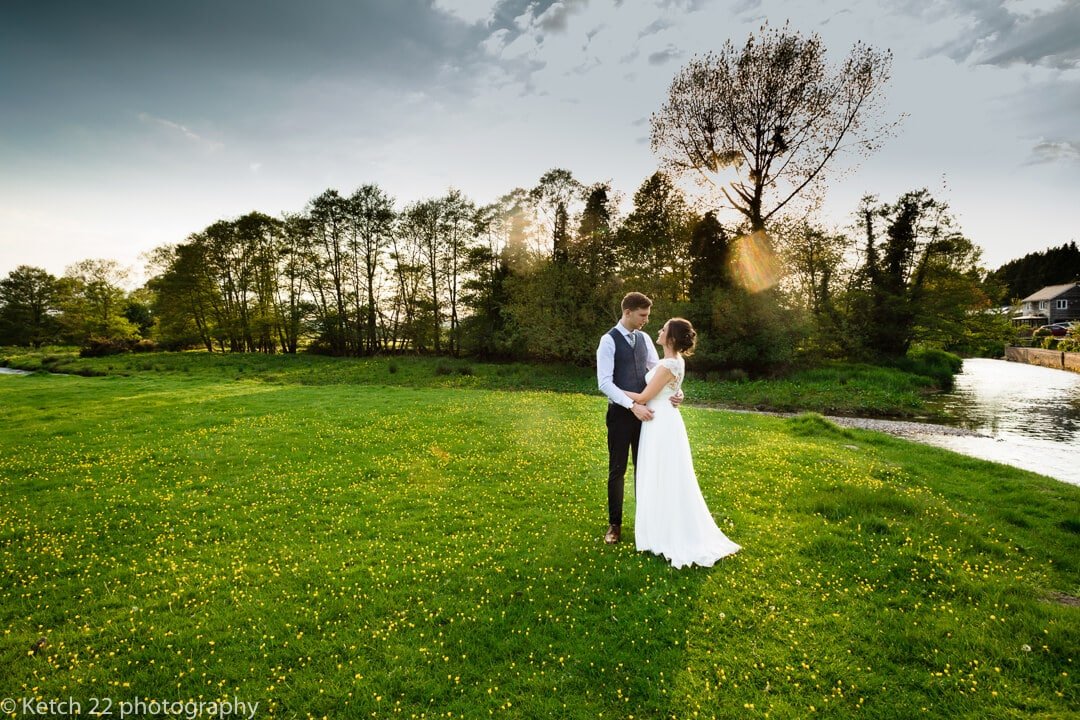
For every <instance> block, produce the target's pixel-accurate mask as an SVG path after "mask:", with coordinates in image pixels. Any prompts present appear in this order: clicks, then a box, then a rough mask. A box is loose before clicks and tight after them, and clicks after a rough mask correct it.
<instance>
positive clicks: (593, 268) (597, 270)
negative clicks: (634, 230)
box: [570, 183, 616, 282]
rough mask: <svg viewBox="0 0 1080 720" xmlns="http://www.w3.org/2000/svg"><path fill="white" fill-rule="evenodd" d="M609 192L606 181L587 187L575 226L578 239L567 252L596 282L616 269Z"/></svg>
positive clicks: (606, 277) (604, 278)
mask: <svg viewBox="0 0 1080 720" xmlns="http://www.w3.org/2000/svg"><path fill="white" fill-rule="evenodd" d="M610 192H611V187H610V186H609V185H608V184H607V183H596V184H595V185H593V186H592V187H591V188H589V191H588V194H587V195H586V197H585V209H584V210H583V211H582V213H581V223H580V224H579V225H578V232H577V241H576V242H575V244H574V246H573V248H572V252H571V253H570V257H571V259H572V260H573V261H574V262H575V263H576V264H577V265H579V266H580V267H581V269H582V270H583V271H584V272H585V274H586V275H587V276H588V277H590V278H593V279H595V280H596V281H597V282H600V281H603V280H606V279H608V278H610V277H611V276H612V275H614V273H615V270H616V257H615V237H614V228H613V227H612V217H611V201H610V197H609V193H610Z"/></svg>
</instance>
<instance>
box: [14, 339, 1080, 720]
mask: <svg viewBox="0 0 1080 720" xmlns="http://www.w3.org/2000/svg"><path fill="white" fill-rule="evenodd" d="M86 362H87V363H89V361H86ZM121 362H124V363H128V362H130V363H137V362H144V363H150V364H151V365H153V364H157V366H158V367H157V369H154V368H153V367H151V368H148V369H140V370H132V371H131V373H130V374H129V375H127V376H124V375H121V374H119V372H120V370H121V368H122V365H121ZM234 362H236V360H235V359H232V360H231V361H229V360H225V359H221V358H210V357H207V356H205V355H204V356H197V357H189V356H168V355H164V356H154V357H147V358H139V357H132V358H125V359H124V360H123V361H118V360H117V359H106V360H101V361H93V363H95V364H94V365H82V367H94V368H97V367H99V366H98V365H96V363H102V366H103V367H107V365H108V364H112V365H113V368H112V370H109V372H112V373H114V374H113V375H111V376H108V377H79V376H69V377H64V376H57V375H45V374H41V375H32V376H27V377H3V378H0V403H2V404H3V407H4V410H5V413H4V414H5V418H4V433H2V434H0V560H2V562H0V567H2V570H0V573H2V578H3V582H2V583H0V625H2V628H3V632H2V634H0V690H2V691H3V692H2V693H0V694H3V695H4V696H14V697H20V696H35V697H38V698H41V699H45V700H49V699H53V698H67V697H69V696H70V697H74V698H76V699H82V700H83V701H84V705H83V708H84V710H85V709H87V708H88V707H89V705H88V704H86V700H85V699H86V698H89V697H92V696H93V697H98V698H102V697H110V698H113V699H114V700H115V701H116V702H119V701H121V700H124V699H131V698H134V697H144V698H158V699H162V700H176V699H189V698H190V699H204V700H213V699H218V698H233V697H236V698H239V699H241V700H244V701H246V702H249V703H251V702H259V703H260V706H259V715H260V716H266V715H272V716H275V717H276V716H281V717H323V716H326V717H395V716H400V717H427V718H434V717H450V716H451V714H452V716H454V717H481V716H502V717H569V718H576V717H581V718H585V717H588V718H596V717H608V718H612V717H620V718H622V717H631V716H633V717H642V718H660V717H692V716H694V715H695V714H698V715H699V716H703V717H725V718H728V717H729V718H745V717H765V716H768V717H773V718H804V717H813V716H820V717H826V718H849V717H866V718H909V717H950V718H953V717H966V718H1013V717H1016V718H1018V717H1043V718H1061V717H1070V716H1075V708H1076V707H1077V703H1078V702H1080V698H1078V697H1077V692H1076V683H1075V681H1074V678H1075V673H1076V667H1075V664H1076V660H1077V650H1078V648H1080V623H1078V622H1077V614H1076V613H1077V612H1078V610H1077V608H1076V607H1073V606H1070V605H1068V604H1067V603H1068V602H1070V598H1072V597H1075V596H1076V595H1080V566H1078V558H1080V523H1078V521H1077V518H1078V517H1080V489H1077V488H1074V487H1071V486H1068V485H1065V484H1063V483H1058V482H1054V481H1051V480H1048V479H1046V478H1042V477H1039V476H1036V475H1033V474H1030V473H1025V472H1023V471H1019V470H1014V469H1010V468H1007V467H1004V466H998V465H992V464H989V463H984V462H981V461H977V460H973V459H967V458H963V457H961V456H958V455H954V454H951V453H947V452H943V451H939V450H936V449H933V448H929V447H923V446H916V445H912V444H908V443H905V442H902V441H899V440H894V439H891V438H887V437H884V436H881V435H877V434H871V433H863V432H857V431H843V430H839V429H837V428H835V427H833V426H831V425H828V424H827V423H825V422H824V421H822V420H820V419H819V418H816V417H814V416H803V417H800V418H796V419H793V420H780V419H776V418H769V417H757V416H745V415H737V414H729V413H724V412H715V411H709V410H705V409H695V408H687V409H685V410H684V412H683V414H684V417H685V418H686V421H687V425H688V428H689V432H690V436H691V441H692V442H693V445H694V450H695V459H696V462H697V467H698V473H699V476H700V478H701V483H702V488H703V492H704V494H705V496H706V499H707V500H708V502H709V504H710V507H711V508H712V510H713V513H714V515H715V517H716V518H717V520H718V521H719V522H720V523H721V526H722V527H723V528H724V529H725V531H726V532H727V533H728V534H729V535H730V536H731V537H732V538H733V539H734V540H736V541H737V542H739V543H740V544H742V545H743V546H744V547H745V550H744V551H743V552H741V553H740V554H738V555H736V556H734V557H732V558H729V559H726V560H724V561H723V562H722V563H721V564H720V565H718V566H717V567H715V568H712V569H709V570H701V569H694V570H691V571H681V572H679V571H674V570H672V569H671V568H670V567H668V566H667V565H665V564H664V563H663V562H662V561H661V560H659V559H657V558H654V557H652V556H645V555H642V554H638V553H636V552H635V551H634V549H633V546H632V539H633V528H632V526H630V527H628V528H627V533H626V534H627V535H628V536H629V539H630V541H631V542H628V543H623V544H621V545H619V546H615V547H608V546H605V545H603V544H602V543H601V542H600V535H601V533H602V531H603V523H604V514H605V512H604V504H605V499H604V498H605V495H604V481H603V477H604V474H605V466H606V459H605V451H604V449H603V448H604V428H603V421H602V412H603V404H602V400H601V399H600V398H598V397H595V396H592V397H589V396H585V395H581V394H555V393H551V392H540V391H518V392H504V391H497V390H487V389H483V388H479V389H477V388H472V389H468V390H463V389H462V387H460V386H461V385H468V384H469V383H470V382H472V383H477V382H480V381H481V380H482V378H483V377H484V376H483V375H482V374H481V372H479V370H478V368H477V366H474V374H473V375H460V374H444V375H435V374H434V373H432V374H431V377H430V380H429V381H425V383H426V384H425V383H420V384H421V385H422V387H399V386H389V385H390V383H389V381H388V382H387V386H379V385H377V384H374V383H372V382H367V381H363V382H358V381H355V380H354V379H353V376H352V375H351V373H355V372H357V370H356V365H357V363H355V362H353V363H351V364H350V363H346V362H344V361H340V362H339V361H333V360H326V359H310V358H304V359H290V360H285V361H284V362H282V359H281V358H277V359H270V360H266V361H265V364H259V363H262V362H263V361H261V360H260V361H259V363H256V362H255V361H254V360H253V361H252V362H251V363H250V364H247V365H244V366H243V367H241V366H239V365H235V364H231V363H234ZM290 362H295V364H293V365H289V364H287V363H290ZM380 362H383V363H385V362H386V361H380ZM172 363H175V365H171V366H168V367H167V366H166V365H169V364H172ZM222 363H224V364H222ZM275 367H276V368H277V369H273V368H275ZM417 367H418V366H406V364H405V363H404V362H403V363H402V365H401V366H400V367H399V370H398V371H397V372H396V373H390V372H389V371H388V370H386V369H385V368H384V369H383V372H385V373H386V375H388V376H396V375H402V374H404V373H407V372H417V373H419V370H417ZM271 372H273V373H276V374H277V375H276V377H273V378H271V377H267V375H268V374H269V373H271ZM334 372H338V373H341V375H339V378H340V381H339V383H338V384H334V383H331V382H330V381H329V380H328V377H329V376H330V375H331V374H332V373H334ZM249 375H255V376H257V378H258V379H249V377H248V376H249ZM237 377H239V378H240V379H239V380H238V379H237ZM316 379H318V382H316ZM439 382H446V383H447V384H450V385H455V387H441V386H439V385H438V383H439ZM629 496H630V497H629V500H628V502H629V507H628V509H627V510H628V513H629V516H630V517H632V515H633V500H632V493H629ZM39 638H44V639H45V643H46V644H45V645H44V647H41V648H40V649H38V650H37V651H36V652H31V648H32V647H33V646H35V644H36V643H37V641H38V639H39Z"/></svg>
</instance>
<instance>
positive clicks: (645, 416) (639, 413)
mask: <svg viewBox="0 0 1080 720" xmlns="http://www.w3.org/2000/svg"><path fill="white" fill-rule="evenodd" d="M630 412H632V413H634V417H636V418H637V419H638V420H640V421H641V422H648V421H649V420H652V410H650V409H649V408H648V407H646V406H645V405H642V404H641V403H634V404H633V406H631V408H630Z"/></svg>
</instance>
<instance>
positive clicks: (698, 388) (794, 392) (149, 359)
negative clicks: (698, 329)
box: [0, 347, 951, 417]
mask: <svg viewBox="0 0 1080 720" xmlns="http://www.w3.org/2000/svg"><path fill="white" fill-rule="evenodd" d="M0 366H10V367H13V368H21V369H26V370H47V371H49V372H57V373H71V374H76V375H84V376H91V377H95V376H102V375H123V376H131V375H139V374H155V375H160V374H164V375H175V374H179V375H182V376H185V377H205V378H208V379H218V378H222V377H229V378H233V379H236V380H241V379H248V380H260V381H263V382H269V383H286V384H294V383H298V384H302V385H340V384H350V385H351V384H364V385H371V384H374V385H394V386H399V387H428V388H443V389H449V388H461V389H466V388H467V389H488V390H551V391H555V392H574V393H585V394H595V392H596V371H595V369H594V368H592V367H575V366H571V365H563V364H535V363H520V362H502V363H500V362H479V361H474V360H467V359H457V358H447V357H441V358H437V357H424V356H419V357H418V356H389V357H368V358H334V357H325V356H318V355H307V354H303V353H301V354H297V355H261V354H241V355H230V354H221V353H214V354H210V353H206V352H153V353H145V354H140V353H136V354H123V355H112V356H107V357H100V358H80V357H79V356H78V349H77V348H72V347H51V348H43V349H27V348H0ZM927 370H928V372H929V371H930V370H931V369H930V368H927ZM949 381H950V382H951V377H950V378H949ZM941 383H942V380H941V377H940V375H937V376H936V377H935V376H933V374H919V373H917V372H912V371H910V370H907V371H905V370H901V369H898V368H895V367H882V366H877V365H868V364H864V363H850V362H833V363H823V364H819V365H816V366H813V367H800V368H794V369H792V370H791V371H790V372H788V373H787V374H784V375H782V376H778V377H771V378H764V379H749V378H745V377H744V378H741V379H738V380H735V381H723V378H721V377H718V376H717V374H716V373H709V374H708V375H707V376H705V375H703V374H702V373H698V372H694V371H693V370H692V369H691V372H690V373H689V376H688V377H687V379H686V383H685V387H686V392H687V396H688V397H689V398H691V401H692V402H693V403H694V404H696V405H707V406H718V407H729V408H741V409H754V410H772V411H781V412H797V411H807V410H810V411H814V412H820V413H823V414H827V415H828V414H832V415H851V416H873V417H914V416H922V417H928V416H932V414H933V410H932V409H930V408H928V407H927V404H926V403H925V399H926V397H927V396H928V395H931V394H933V393H935V392H936V391H937V390H938V389H940V385H941Z"/></svg>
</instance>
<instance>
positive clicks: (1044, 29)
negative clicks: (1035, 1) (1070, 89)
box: [977, 2, 1080, 70]
mask: <svg viewBox="0 0 1080 720" xmlns="http://www.w3.org/2000/svg"><path fill="white" fill-rule="evenodd" d="M992 37H993V40H992V41H991V42H990V43H989V47H987V48H986V51H985V54H984V55H983V57H981V58H977V61H978V62H980V63H985V64H988V65H1011V64H1012V63H1026V64H1029V65H1046V66H1047V67H1052V68H1057V69H1059V70H1068V69H1071V68H1076V67H1080V4H1077V3H1074V2H1069V3H1065V4H1063V5H1061V6H1060V7H1058V8H1056V9H1054V10H1051V11H1049V12H1046V13H1040V14H1038V15H1034V16H1032V17H1030V18H1024V19H1022V20H1018V21H1016V22H1014V23H1012V24H1011V25H1008V26H1006V27H1003V28H1001V29H999V30H996V31H995V32H994V34H993V35H992Z"/></svg>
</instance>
